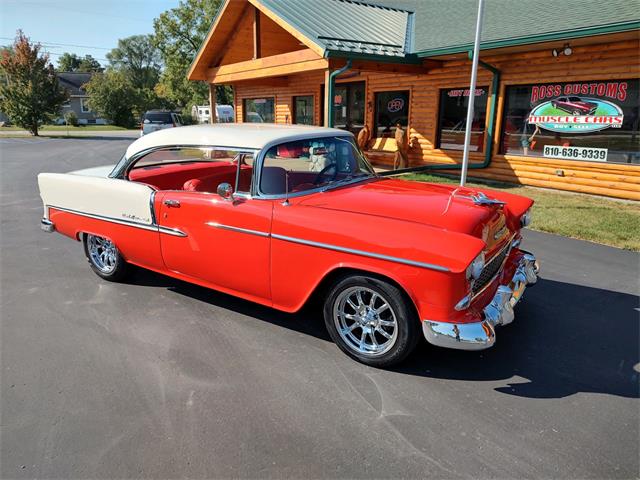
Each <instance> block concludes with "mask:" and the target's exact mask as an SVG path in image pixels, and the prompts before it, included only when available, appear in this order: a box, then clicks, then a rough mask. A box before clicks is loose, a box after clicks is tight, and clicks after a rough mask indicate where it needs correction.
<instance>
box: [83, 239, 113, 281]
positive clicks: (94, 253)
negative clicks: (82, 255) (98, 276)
mask: <svg viewBox="0 0 640 480" xmlns="http://www.w3.org/2000/svg"><path fill="white" fill-rule="evenodd" d="M87 251H88V252H89V259H90V260H91V263H93V264H94V265H95V266H96V268H97V269H98V270H100V271H101V272H102V273H106V274H109V273H112V272H113V271H114V270H115V269H116V266H117V257H118V249H117V248H116V246H115V245H114V244H113V242H111V240H107V239H106V238H102V237H96V236H94V235H87Z"/></svg>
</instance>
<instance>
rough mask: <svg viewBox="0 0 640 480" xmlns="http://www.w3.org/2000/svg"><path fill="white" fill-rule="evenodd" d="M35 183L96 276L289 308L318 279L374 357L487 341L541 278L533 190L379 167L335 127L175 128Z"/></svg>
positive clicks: (316, 290) (338, 323) (332, 310)
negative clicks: (475, 185) (135, 272)
mask: <svg viewBox="0 0 640 480" xmlns="http://www.w3.org/2000/svg"><path fill="white" fill-rule="evenodd" d="M38 183H39V187H40V194H41V196H42V200H43V203H44V218H43V219H42V228H43V229H44V230H46V231H49V232H52V231H58V232H60V233H62V234H63V235H67V236H69V237H71V238H73V239H76V240H79V241H82V242H83V243H84V250H85V253H86V256H87V258H88V260H89V264H90V266H91V268H92V269H93V270H94V271H95V272H96V273H97V274H98V275H99V276H100V277H102V278H104V279H107V280H114V281H115V280H120V279H122V278H123V276H124V275H125V274H126V273H127V269H128V266H129V264H133V265H138V266H140V267H144V268H147V269H150V270H154V271H156V272H160V273H163V274H166V275H170V276H172V277H176V278H179V279H182V280H185V281H188V282H193V283H196V284H199V285H202V286H205V287H209V288H213V289H216V290H220V291H223V292H227V293H230V294H233V295H237V296H238V297H242V298H244V299H247V300H251V301H254V302H258V303H261V304H264V305H268V306H270V307H273V308H276V309H280V310H283V311H286V312H295V311H297V310H299V309H300V308H301V307H302V306H303V305H304V304H305V302H307V301H308V300H309V299H310V297H311V296H312V295H314V294H317V295H320V298H321V300H322V301H323V303H324V318H325V323H326V326H327V329H328V330H329V333H330V335H331V337H332V339H333V340H334V341H335V343H336V344H337V345H338V347H340V348H341V349H342V350H343V351H344V352H346V353H347V354H348V355H350V356H352V357H353V358H355V359H357V360H358V361H361V362H363V363H366V364H369V365H373V366H379V367H382V366H389V365H392V364H395V363H397V362H400V361H401V360H403V359H404V358H405V357H406V356H407V355H408V354H409V353H410V352H411V351H412V350H413V349H414V347H415V346H416V344H417V342H418V340H419V337H420V334H421V332H422V334H423V335H424V337H426V339H427V341H429V342H430V343H432V344H434V345H439V346H442V347H450V348H458V349H465V350H478V349H483V348H487V347H490V346H492V345H493V344H494V342H495V327H497V326H499V325H505V324H508V323H510V322H511V321H512V320H513V318H514V313H513V306H514V305H515V304H516V303H517V302H518V301H519V300H520V298H521V297H522V293H523V291H524V289H525V287H526V286H527V285H529V284H532V283H535V282H536V280H537V272H538V265H537V262H536V260H535V258H534V256H533V255H531V254H530V253H527V252H525V251H523V250H521V249H519V245H520V241H521V237H520V229H521V228H522V227H523V226H526V225H528V223H529V221H530V213H529V211H530V207H531V205H532V203H533V202H532V201H531V200H529V199H527V198H524V197H520V196H517V195H511V194H507V193H504V192H494V191H488V190H487V191H480V190H477V189H471V188H455V187H452V186H444V185H437V184H427V183H417V182H410V181H404V180H398V179H394V178H390V177H385V176H381V175H378V174H376V173H375V171H374V169H373V168H372V167H371V165H370V164H369V162H368V161H367V160H366V158H365V157H364V155H363V154H362V152H361V151H360V150H359V149H358V147H357V145H356V142H355V141H354V138H353V136H352V135H351V134H350V133H348V132H345V131H343V130H334V129H327V128H318V127H303V126H278V125H267V124H216V125H200V126H192V127H181V128H172V129H168V130H163V131H159V132H156V133H152V134H150V135H146V136H144V137H142V138H140V139H139V140H137V141H135V142H133V143H132V144H131V145H130V146H129V148H128V149H127V151H126V153H125V155H124V156H123V157H122V159H121V160H120V162H119V163H118V164H117V165H116V166H115V167H104V168H94V169H87V170H81V171H76V172H71V173H68V174H56V173H42V174H40V175H39V176H38Z"/></svg>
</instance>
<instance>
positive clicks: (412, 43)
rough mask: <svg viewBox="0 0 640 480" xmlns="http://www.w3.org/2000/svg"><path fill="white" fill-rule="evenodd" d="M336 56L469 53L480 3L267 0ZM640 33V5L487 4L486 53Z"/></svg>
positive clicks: (625, 1)
mask: <svg viewBox="0 0 640 480" xmlns="http://www.w3.org/2000/svg"><path fill="white" fill-rule="evenodd" d="M261 3H262V4H264V5H265V6H266V7H267V8H269V9H270V10H272V11H273V12H274V13H275V14H276V15H278V16H279V17H281V18H282V19H283V20H284V21H286V22H287V23H289V24H290V25H291V26H293V27H294V28H295V29H297V30H298V31H300V32H301V33H303V34H304V35H306V36H307V37H308V38H310V39H311V40H313V41H314V42H316V43H317V44H318V45H319V46H321V47H323V48H324V49H325V50H326V51H327V52H328V53H327V55H333V54H335V53H337V54H339V55H341V56H351V54H353V56H357V57H360V58H366V57H368V56H372V57H378V58H380V57H382V58H388V59H389V60H398V59H400V58H407V57H414V56H415V55H418V56H434V55H444V54H448V53H457V52H464V51H467V50H469V49H470V48H471V46H472V44H473V37H474V30H475V19H476V14H477V1H476V0H367V1H366V2H365V1H360V0H261ZM635 29H640V0H607V1H606V2H603V1H601V0H535V1H533V0H485V12H484V22H483V30H482V48H498V47H503V46H510V45H519V44H526V43H535V42H539V41H547V40H556V39H568V38H575V37H580V36H588V35H594V34H599V33H610V32H619V31H627V30H635Z"/></svg>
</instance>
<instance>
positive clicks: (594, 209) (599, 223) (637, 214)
mask: <svg viewBox="0 0 640 480" xmlns="http://www.w3.org/2000/svg"><path fill="white" fill-rule="evenodd" d="M403 178H406V179H408V180H418V181H422V182H434V183H455V184H457V183H458V182H459V180H458V179H455V178H449V177H444V176H440V175H431V174H425V173H415V174H407V175H405V176H404V177H403ZM468 185H470V186H476V187H480V188H481V187H486V188H491V189H494V190H504V191H506V192H510V193H515V194H518V195H524V196H526V197H529V198H532V199H533V200H535V202H536V203H535V205H534V207H533V222H532V224H531V226H530V227H529V228H531V229H532V230H539V231H541V232H549V233H555V234H558V235H565V236H567V237H573V238H580V239H582V240H590V241H592V242H596V243H603V244H605V245H611V246H614V247H619V248H624V249H627V250H635V251H640V202H633V201H622V200H614V199H609V198H605V197H596V196H593V195H583V194H578V193H569V192H559V191H555V190H547V189H543V188H535V187H525V186H520V185H512V184H506V183H494V182H490V183H481V182H479V181H470V182H468Z"/></svg>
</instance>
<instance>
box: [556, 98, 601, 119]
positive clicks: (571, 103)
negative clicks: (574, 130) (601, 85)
mask: <svg viewBox="0 0 640 480" xmlns="http://www.w3.org/2000/svg"><path fill="white" fill-rule="evenodd" d="M551 105H552V106H554V107H555V108H557V109H558V110H563V111H565V112H567V113H570V114H572V115H593V114H594V113H595V112H596V109H597V108H598V105H597V104H595V103H592V102H585V101H584V100H582V99H581V98H580V97H559V98H556V99H555V100H551Z"/></svg>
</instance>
